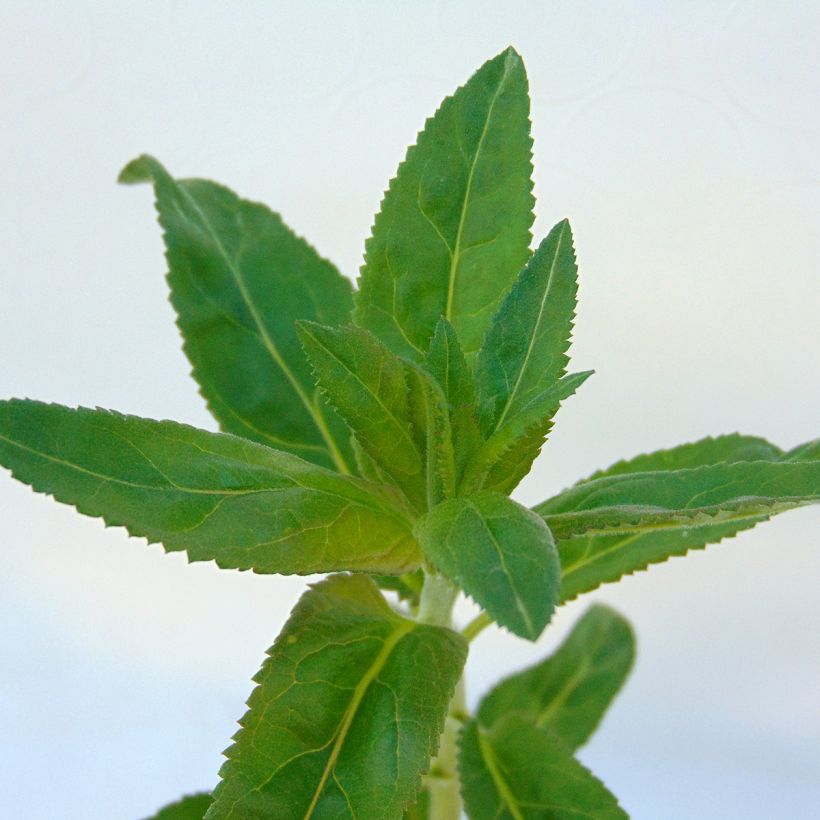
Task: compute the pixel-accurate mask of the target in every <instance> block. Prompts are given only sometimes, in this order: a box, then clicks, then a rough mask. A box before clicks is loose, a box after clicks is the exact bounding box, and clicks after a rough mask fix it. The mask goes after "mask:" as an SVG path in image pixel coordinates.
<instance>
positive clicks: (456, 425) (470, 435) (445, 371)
mask: <svg viewBox="0 0 820 820" xmlns="http://www.w3.org/2000/svg"><path fill="white" fill-rule="evenodd" d="M425 367H426V368H427V370H428V371H429V372H430V373H431V374H432V375H433V377H434V378H435V379H436V381H438V383H439V384H440V385H441V389H442V390H443V391H444V396H445V399H446V401H447V405H448V407H449V411H450V430H451V435H452V440H453V455H454V460H455V469H456V484H458V483H459V482H460V481H461V477H462V475H463V473H464V467H465V465H466V463H467V461H468V460H469V458H470V457H471V456H472V455H473V453H474V451H475V450H476V449H478V447H479V445H480V444H481V433H480V432H479V429H478V421H477V420H476V416H475V403H476V398H475V391H474V389H473V380H472V377H471V376H470V369H469V367H468V366H467V361H466V359H465V358H464V351H463V350H462V349H461V345H460V344H459V341H458V336H456V332H455V330H453V326H452V325H451V324H450V323H449V322H448V321H447V320H446V319H445V318H444V317H442V318H441V319H439V322H438V324H437V325H436V331H435V333H434V334H433V338H432V339H431V341H430V349H429V350H428V351H427V358H426V360H425Z"/></svg>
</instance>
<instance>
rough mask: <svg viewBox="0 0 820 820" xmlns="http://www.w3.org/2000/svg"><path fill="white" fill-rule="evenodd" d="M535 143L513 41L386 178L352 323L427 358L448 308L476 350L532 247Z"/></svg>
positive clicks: (468, 346)
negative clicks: (532, 156)
mask: <svg viewBox="0 0 820 820" xmlns="http://www.w3.org/2000/svg"><path fill="white" fill-rule="evenodd" d="M531 151H532V140H531V138H530V122H529V95H528V90H527V77H526V73H525V71H524V64H523V62H522V61H521V58H520V57H519V55H518V54H516V52H515V51H513V50H512V49H507V50H506V51H504V52H503V53H501V54H499V55H498V56H497V57H495V58H494V59H492V60H490V61H488V62H487V63H485V64H484V65H483V66H482V67H481V68H480V69H479V70H478V71H477V72H476V73H475V74H474V75H473V76H472V77H471V78H470V80H469V82H467V84H466V85H464V86H463V87H462V88H460V89H458V91H456V93H455V94H454V95H453V96H452V97H449V98H447V99H446V100H445V101H444V102H443V103H442V105H441V107H440V108H439V110H438V111H437V112H436V114H435V116H434V117H432V118H431V119H429V120H428V121H427V124H426V125H425V127H424V130H423V131H422V132H421V133H420V134H419V136H418V141H417V143H416V145H414V146H412V147H411V148H410V149H409V150H408V152H407V157H406V158H405V160H404V161H403V162H402V164H401V165H400V166H399V169H398V172H397V174H396V177H395V178H394V179H393V180H392V181H391V182H390V186H389V188H388V190H387V193H386V194H385V197H384V200H383V201H382V205H381V210H380V211H379V213H378V214H377V216H376V219H375V223H374V225H373V232H372V235H371V237H370V239H369V240H368V241H367V244H366V246H365V264H364V266H363V267H362V272H361V278H360V289H359V292H358V294H357V295H356V322H357V323H358V324H360V325H362V326H363V327H366V328H368V329H369V330H372V331H373V332H374V333H375V334H376V335H377V336H379V337H380V338H381V339H382V340H383V341H384V342H385V343H386V344H387V345H388V346H389V347H390V348H391V349H392V350H394V351H395V352H397V353H400V354H401V355H403V356H408V357H411V358H415V359H416V360H418V361H421V359H422V358H423V356H424V353H425V351H426V350H427V346H428V344H429V341H430V337H431V336H432V335H433V331H434V330H435V327H436V323H437V322H438V320H439V317H440V316H445V317H446V318H447V319H448V320H449V321H450V322H452V324H453V326H454V327H455V329H456V332H457V333H458V337H459V339H460V340H461V344H462V346H463V347H464V350H465V352H466V353H467V354H468V355H469V354H473V353H475V351H477V350H478V348H479V347H480V346H481V342H482V340H483V338H484V334H485V333H486V331H487V328H488V327H489V324H490V321H491V319H492V316H493V314H494V313H495V311H496V310H497V308H498V305H499V303H500V301H501V299H502V297H503V296H504V294H505V293H506V291H507V290H508V289H509V288H510V285H512V283H513V281H514V280H515V277H516V276H517V275H518V272H519V271H520V270H521V268H522V266H523V265H524V263H525V262H526V261H527V257H528V256H529V244H530V239H531V235H530V226H531V225H532V219H533V217H532V207H533V197H532V182H531V174H532V163H531Z"/></svg>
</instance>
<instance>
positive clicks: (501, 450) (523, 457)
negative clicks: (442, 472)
mask: <svg viewBox="0 0 820 820" xmlns="http://www.w3.org/2000/svg"><path fill="white" fill-rule="evenodd" d="M593 372H594V371H592V370H585V371H583V372H581V373H570V374H569V375H568V376H564V377H562V378H561V379H559V380H558V381H557V382H553V383H552V384H550V385H549V387H545V388H544V389H543V390H541V391H539V392H538V393H536V394H535V395H534V396H533V397H532V398H531V399H530V401H529V403H528V404H527V405H526V407H523V408H521V409H520V410H519V411H517V412H516V414H515V415H514V416H512V417H511V418H509V419H508V420H507V422H506V424H505V425H504V426H503V427H500V428H499V429H498V430H496V431H495V432H494V433H493V434H492V435H490V437H489V438H488V439H487V440H486V441H485V442H484V443H483V444H482V445H481V446H480V447H479V449H478V450H477V451H476V452H475V454H474V455H473V457H472V458H471V459H470V461H469V463H468V464H467V466H466V468H465V470H464V477H463V479H462V485H461V490H462V492H464V493H469V492H475V491H476V490H477V489H479V488H483V489H486V490H496V491H498V492H511V491H512V490H513V489H514V488H515V487H516V485H517V484H518V482H519V481H520V480H521V479H522V478H523V477H524V476H525V475H526V474H527V473H528V472H529V470H530V467H531V466H532V462H533V461H535V459H536V457H537V456H538V453H539V452H540V451H541V447H542V446H543V445H544V442H545V441H546V438H547V435H548V434H549V431H550V430H551V429H552V422H553V419H554V418H555V414H556V413H557V412H558V408H559V407H560V406H561V403H562V402H563V401H565V400H566V399H568V398H569V397H570V396H571V395H573V393H575V391H576V390H577V389H578V388H579V387H580V386H581V385H582V384H583V383H584V382H585V381H586V380H587V379H588V378H589V377H590V376H591V375H592V374H593Z"/></svg>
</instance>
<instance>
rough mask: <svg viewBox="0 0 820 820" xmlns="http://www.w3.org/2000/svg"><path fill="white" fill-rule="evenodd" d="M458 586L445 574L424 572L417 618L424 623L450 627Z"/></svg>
mask: <svg viewBox="0 0 820 820" xmlns="http://www.w3.org/2000/svg"><path fill="white" fill-rule="evenodd" d="M457 595H458V588H457V587H455V586H453V584H451V583H450V582H449V581H448V580H447V579H446V578H445V577H444V576H443V575H433V574H428V573H425V574H424V586H423V587H422V589H421V597H420V599H419V614H418V617H417V620H418V621H419V623H423V624H433V625H434V626H446V627H449V626H450V623H451V615H452V611H453V604H454V603H455V601H456V596H457Z"/></svg>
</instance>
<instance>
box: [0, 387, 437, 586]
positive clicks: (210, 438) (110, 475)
mask: <svg viewBox="0 0 820 820" xmlns="http://www.w3.org/2000/svg"><path fill="white" fill-rule="evenodd" d="M0 464H3V465H4V466H6V467H8V468H9V469H11V471H12V473H13V475H14V476H15V477H16V478H18V479H19V480H20V481H24V482H25V483H26V484H30V485H31V486H32V487H33V488H34V489H35V490H37V491H39V492H44V493H49V494H51V495H53V496H54V497H55V498H56V499H57V500H58V501H62V502H64V503H66V504H73V505H74V506H75V507H76V508H77V509H78V510H79V511H80V512H81V513H84V514H85V515H91V516H97V517H100V518H103V519H104V520H105V522H106V523H107V524H109V525H112V526H123V527H125V528H126V529H127V530H128V532H129V533H131V535H137V536H143V537H145V538H147V539H148V540H149V542H162V544H163V545H164V546H165V548H166V549H167V550H185V551H186V552H187V554H188V558H189V559H190V560H191V561H208V560H214V561H216V563H217V564H218V565H219V566H221V567H226V568H232V569H253V570H254V571H256V572H279V573H313V572H327V571H332V570H337V569H357V570H364V571H367V570H371V571H373V572H384V573H391V574H392V573H401V572H405V571H408V570H411V569H415V568H416V567H417V566H418V564H419V561H420V558H421V556H420V553H419V550H418V546H417V545H416V544H415V543H414V541H413V538H412V535H411V534H410V532H409V529H408V525H407V523H406V519H405V516H404V514H403V513H402V512H401V511H400V509H399V508H398V507H397V506H395V505H394V503H393V502H392V500H391V498H390V497H389V496H388V495H386V494H385V492H384V491H383V490H381V489H380V488H378V487H374V486H372V485H368V484H367V483H366V482H364V481H362V480H360V479H354V478H350V477H348V476H343V475H340V474H339V473H336V472H334V471H332V470H328V469H325V468H324V467H320V466H318V465H316V464H312V463H310V462H308V461H304V460H302V459H300V458H298V457H297V456H293V455H291V454H289V453H281V452H278V451H276V450H271V449H270V448H268V447H265V446H264V445H262V444H257V443H255V442H252V441H249V440H247V439H242V438H238V437H237V436H232V435H229V434H226V433H209V432H206V431H204V430H197V429H195V428H193V427H188V426H187V425H183V424H177V423H175V422H170V421H161V422H160V421H152V420H150V419H141V418H135V417H133V416H122V415H119V414H117V413H112V412H109V411H106V410H87V409H84V408H80V409H79V410H72V409H70V408H67V407H61V406H59V405H50V404H42V403H40V402H33V401H21V400H11V401H3V402H0Z"/></svg>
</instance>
